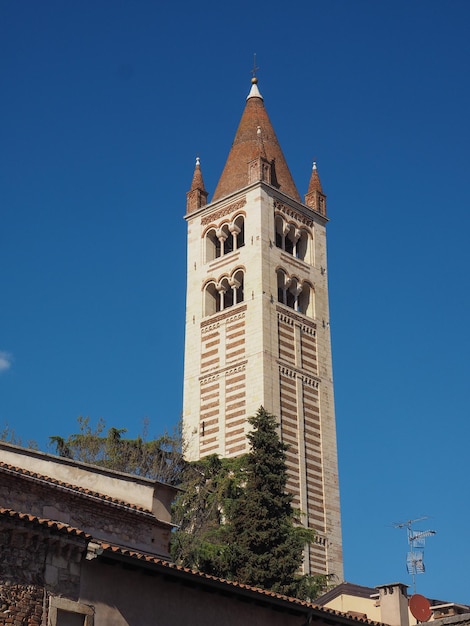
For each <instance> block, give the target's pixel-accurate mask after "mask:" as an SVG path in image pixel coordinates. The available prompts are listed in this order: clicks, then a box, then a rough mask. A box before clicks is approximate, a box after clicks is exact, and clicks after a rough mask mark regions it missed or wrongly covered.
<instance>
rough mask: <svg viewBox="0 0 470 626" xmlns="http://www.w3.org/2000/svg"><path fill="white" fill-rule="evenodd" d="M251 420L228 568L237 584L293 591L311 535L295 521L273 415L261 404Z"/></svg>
mask: <svg viewBox="0 0 470 626" xmlns="http://www.w3.org/2000/svg"><path fill="white" fill-rule="evenodd" d="M249 422H250V424H251V426H252V427H253V430H252V431H251V432H250V433H249V434H248V439H249V441H250V445H251V451H250V453H249V454H248V455H247V457H246V463H245V468H244V473H245V486H244V488H243V490H242V491H241V493H240V497H239V498H238V499H237V500H236V502H235V503H234V506H233V507H232V510H231V513H230V539H231V542H230V544H231V546H230V564H231V569H232V571H233V572H234V573H236V577H237V580H238V581H239V582H242V583H246V584H248V585H254V586H257V587H262V588H264V589H271V590H272V591H276V592H279V593H285V594H288V595H296V593H297V591H298V589H299V579H300V577H299V575H298V572H299V569H300V566H301V564H302V559H303V550H304V547H305V544H306V543H307V542H309V541H312V540H313V533H312V531H310V530H308V529H306V528H304V527H302V526H298V525H296V523H295V521H296V520H295V515H294V510H293V508H292V496H291V494H289V493H287V490H286V483H287V468H286V450H287V445H286V444H285V443H283V442H282V441H280V439H279V436H278V434H277V424H276V420H275V418H274V416H273V415H270V414H269V413H267V412H266V411H265V410H264V409H263V408H262V407H261V408H260V409H259V410H258V412H257V414H256V415H255V416H254V417H252V418H250V420H249Z"/></svg>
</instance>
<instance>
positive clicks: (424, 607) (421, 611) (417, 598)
mask: <svg viewBox="0 0 470 626" xmlns="http://www.w3.org/2000/svg"><path fill="white" fill-rule="evenodd" d="M408 604H409V606H410V611H411V615H412V616H413V617H415V618H416V619H417V620H418V622H427V621H428V620H429V619H430V618H431V615H432V611H431V605H430V603H429V600H428V599H427V598H425V597H424V596H422V595H421V594H419V593H415V594H413V595H412V596H411V598H410V600H409V603H408Z"/></svg>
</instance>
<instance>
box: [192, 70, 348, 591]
mask: <svg viewBox="0 0 470 626" xmlns="http://www.w3.org/2000/svg"><path fill="white" fill-rule="evenodd" d="M257 82H258V81H257V78H256V77H255V78H253V79H252V86H251V90H250V93H249V95H248V97H247V100H246V105H245V109H244V112H243V114H242V118H241V121H240V124H239V126H238V130H237V132H236V135H235V139H234V141H233V144H232V148H231V150H230V153H229V155H228V158H227V162H226V164H225V167H224V170H223V172H222V175H221V177H220V180H219V182H218V185H217V188H216V190H215V192H214V195H213V198H212V201H211V202H210V203H207V197H208V193H207V191H206V189H205V186H204V181H203V178H202V172H201V166H200V163H199V159H197V161H196V168H195V172H194V176H193V181H192V184H191V189H190V191H189V192H188V194H187V214H186V216H185V219H186V221H187V224H188V266H187V296H186V340H185V374H184V407H183V428H184V437H185V445H186V455H187V457H188V458H189V459H193V460H194V459H198V458H201V457H204V456H207V455H209V454H218V455H220V456H223V457H231V456H237V455H240V454H242V453H244V452H246V451H248V442H247V439H246V433H247V432H248V428H249V424H248V422H247V418H248V417H250V416H251V415H254V414H255V412H256V411H257V409H258V408H259V407H260V406H264V407H265V408H266V409H267V410H268V411H269V412H270V413H272V414H274V415H275V416H276V417H277V419H278V421H279V423H280V436H281V438H282V440H283V441H285V442H286V443H287V444H289V449H288V452H287V465H288V471H289V481H288V489H289V491H291V493H292V494H293V496H294V501H293V505H294V507H296V508H298V509H300V510H301V512H302V517H303V519H302V521H303V523H304V524H305V525H306V526H308V527H310V528H313V529H315V531H316V540H315V543H314V544H313V545H312V546H311V547H310V549H309V554H307V555H306V558H305V563H304V569H305V571H306V572H310V573H312V574H314V573H319V574H326V573H328V574H335V575H336V577H337V579H336V580H337V581H338V582H340V581H342V580H343V561H342V549H341V521H340V504H339V487H338V467H337V452H336V428H335V413H334V399H333V378H332V365H331V342H330V329H329V312H328V285H327V258H326V230H325V228H326V223H327V221H328V220H327V217H326V197H325V195H324V194H323V190H322V186H321V183H320V178H319V175H318V170H317V167H316V164H315V163H314V165H313V170H312V174H311V179H310V184H309V187H308V192H307V194H306V196H305V202H302V200H301V198H300V195H299V193H298V191H297V188H296V186H295V183H294V181H293V179H292V176H291V174H290V171H289V168H288V166H287V163H286V160H285V158H284V155H283V153H282V150H281V147H280V145H279V142H278V140H277V137H276V134H275V132H274V129H273V127H272V125H271V122H270V120H269V117H268V114H267V112H266V109H265V106H264V101H263V97H262V96H261V94H260V92H259V89H258V84H257Z"/></svg>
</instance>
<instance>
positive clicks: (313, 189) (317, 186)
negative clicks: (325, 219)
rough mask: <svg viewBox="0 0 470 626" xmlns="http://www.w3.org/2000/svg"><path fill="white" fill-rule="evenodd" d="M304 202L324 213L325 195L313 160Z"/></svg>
mask: <svg viewBox="0 0 470 626" xmlns="http://www.w3.org/2000/svg"><path fill="white" fill-rule="evenodd" d="M305 204H306V205H307V206H309V207H311V208H312V209H314V210H315V211H317V212H318V213H321V214H322V215H326V196H325V194H324V193H323V189H322V186H321V182H320V176H319V175H318V170H317V164H316V163H315V161H314V162H313V167H312V175H311V176H310V183H309V185H308V191H307V193H306V195H305Z"/></svg>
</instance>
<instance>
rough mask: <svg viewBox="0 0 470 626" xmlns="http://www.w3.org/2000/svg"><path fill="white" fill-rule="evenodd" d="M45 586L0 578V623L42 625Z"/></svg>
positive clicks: (20, 625) (18, 625)
mask: <svg viewBox="0 0 470 626" xmlns="http://www.w3.org/2000/svg"><path fill="white" fill-rule="evenodd" d="M43 606H44V588H43V587H41V586H38V585H20V584H13V583H12V582H11V581H9V580H3V579H0V625H1V626H3V625H5V626H6V625H7V624H12V625H14V626H23V625H24V626H41V624H42V623H43V621H42V618H43Z"/></svg>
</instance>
